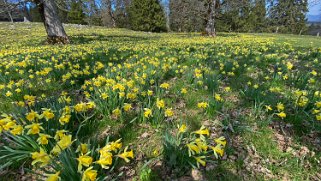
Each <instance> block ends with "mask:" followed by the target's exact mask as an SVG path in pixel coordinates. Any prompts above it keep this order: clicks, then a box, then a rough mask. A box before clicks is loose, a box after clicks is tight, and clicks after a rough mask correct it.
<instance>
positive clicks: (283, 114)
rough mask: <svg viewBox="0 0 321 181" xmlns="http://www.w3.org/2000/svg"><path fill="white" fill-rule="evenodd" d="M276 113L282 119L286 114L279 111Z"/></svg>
mask: <svg viewBox="0 0 321 181" xmlns="http://www.w3.org/2000/svg"><path fill="white" fill-rule="evenodd" d="M276 115H278V116H279V117H280V118H282V119H284V118H285V117H286V114H285V112H283V111H282V112H280V113H277V114H276Z"/></svg>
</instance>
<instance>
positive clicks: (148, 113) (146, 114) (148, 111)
mask: <svg viewBox="0 0 321 181" xmlns="http://www.w3.org/2000/svg"><path fill="white" fill-rule="evenodd" d="M152 116H153V112H152V110H151V109H149V108H144V117H145V118H150V117H152Z"/></svg>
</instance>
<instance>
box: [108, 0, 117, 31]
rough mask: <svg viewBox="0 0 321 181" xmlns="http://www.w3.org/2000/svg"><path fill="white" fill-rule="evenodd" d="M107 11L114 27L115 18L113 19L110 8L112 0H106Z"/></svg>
mask: <svg viewBox="0 0 321 181" xmlns="http://www.w3.org/2000/svg"><path fill="white" fill-rule="evenodd" d="M107 11H108V15H109V16H110V18H111V21H112V26H113V28H116V19H115V16H114V13H113V10H112V2H111V0H107Z"/></svg>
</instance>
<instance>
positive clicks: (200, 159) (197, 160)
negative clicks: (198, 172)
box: [194, 156, 206, 167]
mask: <svg viewBox="0 0 321 181" xmlns="http://www.w3.org/2000/svg"><path fill="white" fill-rule="evenodd" d="M194 158H195V160H196V163H197V165H198V166H199V164H201V165H202V166H203V167H205V166H206V162H205V161H204V160H202V159H204V158H206V157H205V156H198V157H194Z"/></svg>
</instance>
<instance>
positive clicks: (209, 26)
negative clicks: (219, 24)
mask: <svg viewBox="0 0 321 181" xmlns="http://www.w3.org/2000/svg"><path fill="white" fill-rule="evenodd" d="M206 4H207V18H206V27H205V31H206V33H207V35H208V36H212V37H215V36H216V30H215V15H216V9H217V6H218V4H219V2H218V0H207V2H206Z"/></svg>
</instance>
